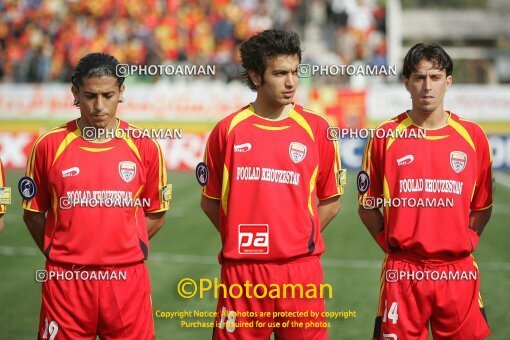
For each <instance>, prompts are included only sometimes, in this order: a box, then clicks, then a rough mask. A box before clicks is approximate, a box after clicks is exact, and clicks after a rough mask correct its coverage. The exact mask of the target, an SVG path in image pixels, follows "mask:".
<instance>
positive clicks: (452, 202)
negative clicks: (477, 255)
mask: <svg viewBox="0 0 510 340" xmlns="http://www.w3.org/2000/svg"><path fill="white" fill-rule="evenodd" d="M449 114H450V117H449V118H448V123H447V125H446V126H444V127H442V128H440V129H434V130H423V129H421V128H419V127H417V126H415V125H413V122H412V120H411V118H410V117H409V115H408V114H407V113H406V112H404V113H402V114H400V115H399V116H397V117H395V118H393V119H391V120H389V121H387V122H385V123H383V124H382V125H381V126H380V127H379V129H382V130H384V131H390V130H392V131H396V130H399V131H403V130H405V129H409V130H415V132H416V133H415V134H414V136H419V133H418V130H420V129H421V130H422V132H423V131H424V132H425V133H426V137H425V138H392V137H391V136H390V134H387V136H390V137H387V136H386V137H385V138H377V137H376V138H373V139H370V140H369V141H368V142H367V145H366V147H365V153H364V155H363V164H362V170H364V171H366V173H367V174H368V177H369V187H368V189H367V190H368V191H367V192H366V193H363V194H361V195H360V196H359V199H360V203H363V202H364V200H366V199H367V197H374V198H384V201H385V202H391V204H390V205H388V204H386V203H385V204H384V207H383V212H384V221H385V225H384V231H383V232H384V237H382V238H381V239H382V240H384V241H382V243H383V244H381V246H382V247H383V248H385V249H387V248H388V247H389V249H390V251H400V250H403V251H408V252H411V253H414V254H416V255H419V256H422V257H426V258H438V259H441V258H451V257H457V256H464V255H467V254H469V253H470V252H472V251H474V250H475V247H476V242H477V237H478V236H477V235H476V233H475V232H474V231H473V230H471V229H470V228H469V214H470V211H471V210H484V209H487V208H489V207H490V206H491V205H492V170H491V167H492V157H491V152H490V148H489V143H488V140H487V137H486V136H485V133H484V132H483V130H482V129H481V128H480V127H479V126H478V125H476V124H475V123H473V122H470V121H467V120H465V119H462V118H460V117H458V116H457V115H455V114H454V113H449ZM409 135H412V133H410V134H409ZM394 136H398V135H396V134H394ZM358 189H359V185H358Z"/></svg>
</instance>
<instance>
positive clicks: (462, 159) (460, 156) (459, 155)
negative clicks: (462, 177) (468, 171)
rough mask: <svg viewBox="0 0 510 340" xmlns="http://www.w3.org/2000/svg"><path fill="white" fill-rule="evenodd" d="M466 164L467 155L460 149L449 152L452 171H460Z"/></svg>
mask: <svg viewBox="0 0 510 340" xmlns="http://www.w3.org/2000/svg"><path fill="white" fill-rule="evenodd" d="M466 164H467V155H466V154H465V153H464V152H462V151H452V152H451V153H450V165H451V166H452V169H453V171H455V172H456V173H459V172H461V171H462V170H464V168H466Z"/></svg>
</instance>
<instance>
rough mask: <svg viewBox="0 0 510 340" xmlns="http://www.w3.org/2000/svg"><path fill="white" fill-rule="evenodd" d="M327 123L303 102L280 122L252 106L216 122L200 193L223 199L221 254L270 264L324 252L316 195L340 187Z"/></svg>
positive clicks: (337, 157) (337, 190) (337, 156)
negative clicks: (305, 106) (261, 114)
mask: <svg viewBox="0 0 510 340" xmlns="http://www.w3.org/2000/svg"><path fill="white" fill-rule="evenodd" d="M328 127H329V124H328V122H327V121H326V120H325V119H324V118H323V117H321V116H320V115H318V114H316V113H313V112H312V111H309V110H306V109H304V108H302V107H301V106H298V105H295V106H294V107H293V108H292V109H291V110H290V111H289V116H288V117H287V118H285V119H282V120H278V121H274V120H269V119H265V118H262V117H260V116H258V115H256V114H255V111H254V109H253V107H252V106H251V105H248V106H245V107H244V108H242V109H241V110H239V111H237V112H235V113H233V114H231V115H229V116H228V117H226V118H225V119H223V120H221V121H220V122H219V123H218V124H217V125H216V127H215V128H214V130H213V131H212V133H211V135H210V136H209V140H208V142H207V149H206V154H205V162H206V165H207V168H208V172H209V177H208V181H207V184H206V186H205V187H204V188H203V195H205V196H206V197H209V198H212V199H217V200H220V202H221V204H220V232H221V241H222V244H223V248H222V250H221V253H220V258H222V259H228V260H252V261H262V262H264V261H266V262H267V261H278V260H287V259H291V258H294V257H299V256H306V255H312V254H315V255H317V254H322V253H323V252H324V242H323V240H322V237H321V226H320V222H319V216H318V211H317V199H320V200H324V199H327V198H331V197H334V196H337V195H341V194H342V193H343V190H342V186H341V185H340V183H339V177H340V170H341V165H340V154H339V150H338V143H337V142H336V141H335V142H333V141H330V140H328V139H327V129H328Z"/></svg>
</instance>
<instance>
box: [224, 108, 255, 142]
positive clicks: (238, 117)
mask: <svg viewBox="0 0 510 340" xmlns="http://www.w3.org/2000/svg"><path fill="white" fill-rule="evenodd" d="M254 114H255V112H254V111H253V110H251V106H250V107H248V108H246V109H245V110H243V111H241V112H239V113H238V114H236V115H235V116H234V118H233V119H232V121H231V122H230V126H229V128H228V133H227V135H229V134H230V132H231V131H232V130H233V129H234V128H235V127H236V125H237V124H239V123H241V122H242V121H243V120H246V119H248V118H249V117H251V116H253V115H254Z"/></svg>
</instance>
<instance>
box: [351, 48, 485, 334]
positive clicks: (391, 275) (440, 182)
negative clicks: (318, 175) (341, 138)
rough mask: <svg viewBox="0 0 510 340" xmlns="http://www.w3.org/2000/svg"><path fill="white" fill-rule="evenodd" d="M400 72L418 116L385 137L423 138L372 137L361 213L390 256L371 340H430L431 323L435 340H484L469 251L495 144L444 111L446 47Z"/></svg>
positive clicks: (401, 120)
mask: <svg viewBox="0 0 510 340" xmlns="http://www.w3.org/2000/svg"><path fill="white" fill-rule="evenodd" d="M403 69H404V71H403V73H404V83H405V87H406V89H407V91H408V92H409V93H410V94H411V99H412V108H411V110H408V111H406V112H404V113H402V114H400V115H398V116H396V117H394V118H392V119H390V120H389V121H387V122H385V123H383V124H382V125H381V126H380V127H379V129H383V130H385V131H390V130H391V131H397V130H400V131H405V130H408V131H412V130H415V132H416V131H418V130H419V129H423V130H424V132H426V137H425V138H392V136H391V133H386V134H385V135H386V136H388V138H373V139H370V140H369V141H368V142H367V145H366V147H365V153H364V156H363V164H362V171H361V172H360V173H359V175H358V191H359V200H360V207H359V215H360V217H361V220H362V221H363V223H364V224H365V226H366V227H367V229H368V230H369V232H370V233H371V235H372V236H373V237H374V239H375V240H376V241H377V243H378V244H379V246H380V247H381V248H382V249H383V250H384V251H385V252H386V257H385V260H384V262H383V268H382V273H381V292H380V300H379V307H378V314H377V318H376V323H375V329H374V339H410V340H412V339H420V340H422V339H428V330H429V325H430V328H431V330H432V335H433V337H434V339H485V338H486V337H488V336H489V335H490V330H489V327H488V324H487V320H486V317H485V310H484V307H483V303H482V299H481V296H480V279H479V271H478V266H477V265H476V263H475V260H474V257H473V256H472V255H471V253H472V252H474V251H475V250H476V246H477V244H478V240H479V238H480V235H481V234H482V231H483V229H484V228H485V225H486V224H487V222H488V221H489V219H490V216H491V206H492V203H493V198H492V181H493V178H492V170H491V167H492V157H491V152H490V148H489V143H488V140H487V137H486V136H485V133H484V132H483V130H482V129H481V128H480V127H479V126H478V125H477V124H475V123H473V122H470V121H468V120H466V119H463V118H461V117H459V116H458V115H456V114H455V113H453V112H450V111H445V110H444V109H443V98H444V96H445V92H446V91H447V90H448V89H449V88H450V86H451V84H452V71H453V63H452V60H451V58H450V56H449V55H448V54H447V53H446V52H445V51H444V50H443V49H442V48H441V47H440V46H439V45H437V44H430V45H426V44H416V45H414V46H413V47H412V48H411V49H410V50H409V52H408V53H407V55H406V56H405V59H404V68H403ZM400 135H401V136H402V135H403V134H400ZM412 135H413V134H412V133H409V136H412ZM417 135H419V134H416V133H415V134H414V136H417ZM397 200H398V203H397ZM368 202H370V204H368ZM393 202H395V203H393ZM403 202H409V204H404V203H403ZM411 202H415V203H412V204H411ZM416 202H417V203H416ZM420 202H421V203H420ZM374 203H376V204H374ZM377 203H381V204H377ZM380 209H382V212H381V210H380Z"/></svg>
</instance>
